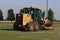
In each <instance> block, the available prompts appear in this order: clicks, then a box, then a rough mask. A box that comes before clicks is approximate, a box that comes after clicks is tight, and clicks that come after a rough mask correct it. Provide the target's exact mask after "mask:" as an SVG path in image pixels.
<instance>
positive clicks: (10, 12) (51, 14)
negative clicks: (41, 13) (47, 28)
mask: <svg viewBox="0 0 60 40" xmlns="http://www.w3.org/2000/svg"><path fill="white" fill-rule="evenodd" d="M48 19H49V20H51V21H53V20H54V12H53V10H52V9H49V10H48ZM0 20H3V12H2V10H1V9H0ZM6 20H11V21H12V20H15V15H14V10H13V9H9V10H8V12H7V18H6Z"/></svg>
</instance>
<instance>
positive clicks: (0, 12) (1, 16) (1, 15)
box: [0, 9, 3, 20]
mask: <svg viewBox="0 0 60 40" xmlns="http://www.w3.org/2000/svg"><path fill="white" fill-rule="evenodd" d="M0 20H3V13H2V10H1V9H0Z"/></svg>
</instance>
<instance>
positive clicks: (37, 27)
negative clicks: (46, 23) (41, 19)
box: [34, 22, 40, 31]
mask: <svg viewBox="0 0 60 40" xmlns="http://www.w3.org/2000/svg"><path fill="white" fill-rule="evenodd" d="M34 26H35V27H34V30H35V31H39V30H40V29H39V23H38V22H35V23H34Z"/></svg>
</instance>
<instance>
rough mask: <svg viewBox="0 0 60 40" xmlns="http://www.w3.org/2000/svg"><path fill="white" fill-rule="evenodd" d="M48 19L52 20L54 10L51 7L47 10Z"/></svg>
mask: <svg viewBox="0 0 60 40" xmlns="http://www.w3.org/2000/svg"><path fill="white" fill-rule="evenodd" d="M48 19H49V20H50V21H52V22H53V20H54V12H53V10H52V9H51V8H50V9H49V10H48Z"/></svg>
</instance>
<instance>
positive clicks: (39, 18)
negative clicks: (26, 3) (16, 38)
mask: <svg viewBox="0 0 60 40" xmlns="http://www.w3.org/2000/svg"><path fill="white" fill-rule="evenodd" d="M44 16H45V13H43V12H42V11H41V10H40V9H39V8H32V7H29V8H28V7H25V8H23V9H21V10H20V13H18V14H16V21H15V23H14V30H22V31H23V30H25V31H38V30H45V29H54V26H53V23H52V22H51V21H50V20H49V19H48V18H44Z"/></svg>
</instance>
